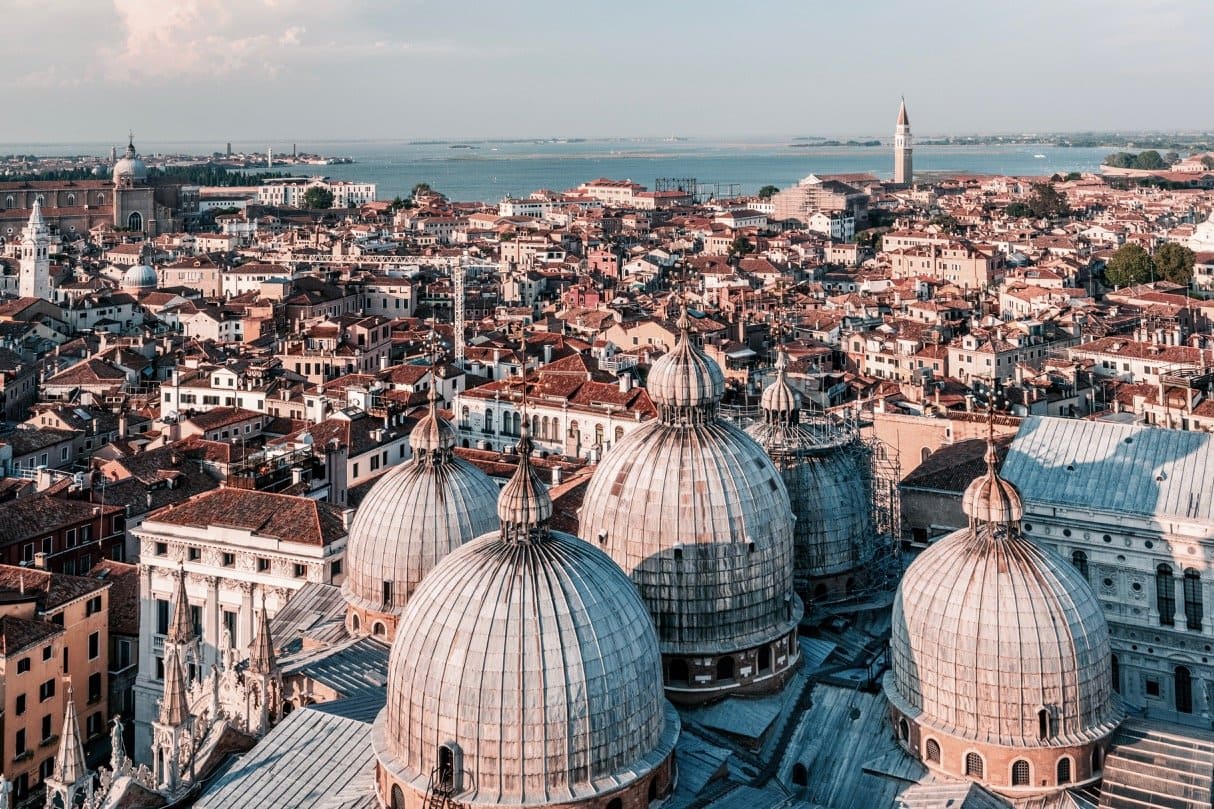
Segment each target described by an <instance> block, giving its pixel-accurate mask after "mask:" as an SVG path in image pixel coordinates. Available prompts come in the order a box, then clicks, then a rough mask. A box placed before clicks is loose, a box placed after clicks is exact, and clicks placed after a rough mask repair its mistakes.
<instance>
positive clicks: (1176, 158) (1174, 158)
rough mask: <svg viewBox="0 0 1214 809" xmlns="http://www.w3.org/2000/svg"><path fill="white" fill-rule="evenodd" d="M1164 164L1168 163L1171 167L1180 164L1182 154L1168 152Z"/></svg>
mask: <svg viewBox="0 0 1214 809" xmlns="http://www.w3.org/2000/svg"><path fill="white" fill-rule="evenodd" d="M1163 162H1165V163H1167V164H1168V165H1169V166H1170V165H1172V164H1173V163H1179V162H1180V153H1179V152H1168V153H1167V154H1165V155H1164V156H1163Z"/></svg>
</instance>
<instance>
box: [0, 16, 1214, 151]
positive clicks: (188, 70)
mask: <svg viewBox="0 0 1214 809" xmlns="http://www.w3.org/2000/svg"><path fill="white" fill-rule="evenodd" d="M0 19H4V20H5V25H4V27H3V28H2V29H0V43H3V47H0V70H2V71H3V75H4V76H5V94H4V97H5V105H4V111H3V113H2V114H0V143H26V142H33V143H65V142H69V143H70V142H87V141H105V142H111V141H114V140H115V139H119V138H121V137H122V136H123V135H124V134H125V133H126V131H127V130H128V129H133V130H135V131H136V132H137V133H139V135H140V139H141V140H142V141H144V142H145V143H146V142H148V141H152V142H156V143H172V142H174V141H177V142H182V141H193V142H197V141H217V142H223V141H243V140H250V139H280V140H281V139H286V140H295V139H298V140H300V141H304V140H307V141H309V142H318V141H324V140H355V139H373V140H378V139H386V140H414V139H425V138H468V139H471V138H509V137H612V136H663V137H664V136H669V135H678V136H685V137H734V136H760V135H766V134H781V135H784V134H787V135H795V134H803V135H821V136H835V135H854V134H880V135H884V134H888V132H889V131H890V130H891V129H892V125H893V121H894V117H895V114H896V112H897V106H898V99H899V96H902V95H905V97H906V99H907V106H908V109H909V111H910V116H911V124H912V126H913V128H914V130H915V133H916V135H917V136H919V137H923V136H924V135H931V134H945V133H948V134H965V133H991V132H1016V133H1019V132H1047V131H1048V132H1059V131H1094V130H1100V131H1147V130H1168V131H1172V130H1181V131H1189V130H1214V83H1211V80H1210V77H1211V76H1212V75H1214V48H1211V47H1210V46H1209V34H1210V32H1211V31H1214V2H1211V1H1210V0H1015V1H1014V2H1007V1H1006V0H980V2H972V1H970V0H914V1H913V2H909V1H907V0H850V2H848V1H845V2H837V0H830V1H829V2H822V1H821V0H750V2H737V0H733V2H724V1H723V0H721V1H718V0H698V2H691V0H644V1H643V2H642V1H638V0H613V1H612V2H603V1H602V0H580V2H579V0H573V1H572V2H571V1H570V0H562V1H561V2H550V1H549V0H498V1H497V2H491V1H490V0H476V2H452V1H451V0H440V1H439V2H423V0H340V2H328V1H327V0H0ZM115 133H118V134H115Z"/></svg>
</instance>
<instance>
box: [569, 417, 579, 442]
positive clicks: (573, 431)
mask: <svg viewBox="0 0 1214 809" xmlns="http://www.w3.org/2000/svg"><path fill="white" fill-rule="evenodd" d="M569 437H570V438H577V437H578V426H577V421H571V422H569Z"/></svg>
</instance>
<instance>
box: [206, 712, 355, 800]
mask: <svg viewBox="0 0 1214 809" xmlns="http://www.w3.org/2000/svg"><path fill="white" fill-rule="evenodd" d="M374 770H375V759H374V756H373V755H372V751H371V726H370V725H369V724H367V723H366V722H360V721H358V720H356V719H347V718H345V717H341V716H335V715H333V714H331V713H322V712H320V711H311V710H306V709H305V710H301V711H295V712H294V713H292V714H291V715H289V716H288V717H287V718H286V719H284V720H283V721H282V723H281V724H279V725H278V726H277V727H276V728H274V730H272V731H270V733H269V734H268V735H267V736H266V737H265V738H264V739H262V740H261V742H260V743H259V744H258V745H257V746H256V747H255V748H253V750H252V751H251V752H250V753H249V754H248V755H247V756H245V757H244V758H243V759H241V760H240V761H239V762H237V763H236V765H235V766H233V767H232V768H231V769H230V770H229V771H228V773H227V774H226V775H225V776H223V778H221V779H220V780H219V781H218V782H216V783H215V784H214V785H213V786H212V787H211V788H210V789H208V790H207V791H206V792H205V793H203V795H202V797H201V798H200V799H199V801H198V803H197V804H195V805H196V806H197V807H198V808H199V809H246V807H247V809H263V807H267V806H273V807H276V809H317V808H318V807H327V806H329V805H330V802H329V800H328V799H327V797H326V796H330V795H335V794H338V793H344V792H345V790H346V788H347V787H348V786H350V785H351V784H352V783H353V782H356V781H357V782H360V783H365V785H366V788H367V789H368V790H371V789H372V783H373V781H372V778H373V774H374ZM346 794H349V793H346ZM353 805H355V806H357V805H359V804H357V803H356V804H353Z"/></svg>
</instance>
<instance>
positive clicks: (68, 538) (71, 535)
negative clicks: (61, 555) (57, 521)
mask: <svg viewBox="0 0 1214 809" xmlns="http://www.w3.org/2000/svg"><path fill="white" fill-rule="evenodd" d="M63 542H64V544H65V545H66V546H67V547H69V548H74V547H76V529H75V528H69V529H67V531H66V532H64V534H63Z"/></svg>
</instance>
